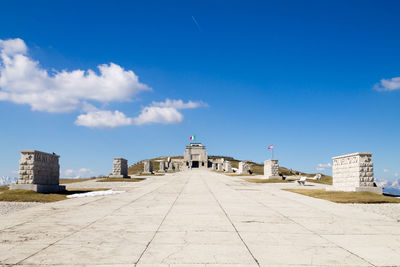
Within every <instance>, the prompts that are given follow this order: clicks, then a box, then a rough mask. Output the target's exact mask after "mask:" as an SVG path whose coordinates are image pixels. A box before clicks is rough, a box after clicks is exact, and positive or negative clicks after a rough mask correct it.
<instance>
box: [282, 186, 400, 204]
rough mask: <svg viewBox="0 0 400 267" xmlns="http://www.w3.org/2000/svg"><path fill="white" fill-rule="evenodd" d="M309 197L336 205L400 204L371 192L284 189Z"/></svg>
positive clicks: (399, 201)
mask: <svg viewBox="0 0 400 267" xmlns="http://www.w3.org/2000/svg"><path fill="white" fill-rule="evenodd" d="M284 190H286V191H289V192H293V193H297V194H302V195H305V196H309V197H314V198H320V199H325V200H329V201H332V202H336V203H364V204H375V203H400V199H398V198H394V197H388V196H384V195H380V194H375V193H371V192H342V191H325V190H323V189H284Z"/></svg>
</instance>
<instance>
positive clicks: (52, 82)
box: [0, 38, 207, 128]
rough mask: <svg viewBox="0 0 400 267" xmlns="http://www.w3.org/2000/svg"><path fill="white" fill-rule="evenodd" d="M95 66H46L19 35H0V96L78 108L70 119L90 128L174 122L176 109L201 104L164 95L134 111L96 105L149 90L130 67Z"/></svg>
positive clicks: (35, 106) (50, 108)
mask: <svg viewBox="0 0 400 267" xmlns="http://www.w3.org/2000/svg"><path fill="white" fill-rule="evenodd" d="M97 68H98V71H97V72H96V71H93V70H91V69H89V70H72V71H67V70H62V71H52V72H49V71H47V70H46V69H44V68H43V67H41V66H40V64H39V62H37V61H34V60H33V59H31V58H30V57H29V55H28V48H27V46H26V44H25V42H24V41H23V40H22V39H19V38H16V39H8V40H0V101H10V102H13V103H17V104H26V105H29V106H30V107H31V109H32V110H37V111H44V112H71V111H77V110H78V111H80V112H84V113H83V114H80V115H78V117H77V119H76V121H75V124H76V125H78V126H85V127H90V128H114V127H119V126H127V125H143V124H151V123H163V124H171V123H180V122H182V121H183V118H184V117H183V114H182V113H181V112H180V111H179V110H182V109H193V108H199V107H204V106H207V104H206V103H204V102H201V101H192V100H189V101H188V102H184V101H183V100H181V99H178V100H171V99H166V100H165V101H164V102H152V103H151V104H150V105H148V106H145V107H144V108H142V110H141V112H140V114H139V115H138V116H137V117H129V116H126V115H125V114H124V113H123V112H121V111H119V110H115V111H111V110H100V109H98V108H97V107H96V106H95V104H102V105H104V104H107V103H109V102H123V101H130V100H131V99H132V97H133V96H135V95H136V94H138V93H140V92H142V91H146V90H151V89H150V88H149V87H148V86H147V85H145V84H143V83H140V82H139V78H138V76H137V75H136V74H135V73H134V72H133V71H131V70H125V69H123V68H122V67H121V66H119V65H117V64H114V63H109V64H102V65H99V66H97Z"/></svg>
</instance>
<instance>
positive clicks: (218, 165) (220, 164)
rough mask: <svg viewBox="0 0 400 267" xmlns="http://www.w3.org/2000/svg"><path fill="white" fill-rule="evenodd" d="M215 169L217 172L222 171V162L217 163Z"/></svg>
mask: <svg viewBox="0 0 400 267" xmlns="http://www.w3.org/2000/svg"><path fill="white" fill-rule="evenodd" d="M217 171H219V172H223V171H224V168H223V166H222V163H217Z"/></svg>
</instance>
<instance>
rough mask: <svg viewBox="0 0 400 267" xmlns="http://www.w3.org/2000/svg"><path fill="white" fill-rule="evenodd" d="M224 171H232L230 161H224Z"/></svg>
mask: <svg viewBox="0 0 400 267" xmlns="http://www.w3.org/2000/svg"><path fill="white" fill-rule="evenodd" d="M224 172H232V163H231V162H230V161H227V160H226V161H225V162H224Z"/></svg>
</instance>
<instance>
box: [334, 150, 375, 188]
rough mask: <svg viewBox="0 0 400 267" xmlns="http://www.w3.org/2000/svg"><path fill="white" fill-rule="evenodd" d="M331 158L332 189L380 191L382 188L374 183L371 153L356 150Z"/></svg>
mask: <svg viewBox="0 0 400 267" xmlns="http://www.w3.org/2000/svg"><path fill="white" fill-rule="evenodd" d="M332 159H333V166H332V178H333V188H332V190H340V191H371V192H376V193H382V188H380V187H376V186H375V183H374V166H373V163H372V153H370V152H358V153H353V154H347V155H342V156H338V157H334V158H332Z"/></svg>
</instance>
